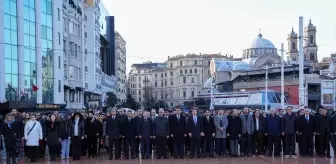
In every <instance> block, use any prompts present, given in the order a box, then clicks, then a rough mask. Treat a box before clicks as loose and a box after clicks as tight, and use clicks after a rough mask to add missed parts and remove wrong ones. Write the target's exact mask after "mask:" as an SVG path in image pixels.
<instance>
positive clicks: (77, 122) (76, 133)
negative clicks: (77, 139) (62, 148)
mask: <svg viewBox="0 0 336 164" xmlns="http://www.w3.org/2000/svg"><path fill="white" fill-rule="evenodd" d="M78 124H79V120H78V121H77V120H75V127H74V136H78Z"/></svg>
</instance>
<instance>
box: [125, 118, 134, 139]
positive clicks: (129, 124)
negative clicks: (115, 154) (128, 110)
mask: <svg viewBox="0 0 336 164" xmlns="http://www.w3.org/2000/svg"><path fill="white" fill-rule="evenodd" d="M136 127H137V120H136V119H135V118H131V120H129V119H128V118H124V120H123V122H122V136H124V137H125V138H126V139H135V136H137V134H138V133H137V128H136Z"/></svg>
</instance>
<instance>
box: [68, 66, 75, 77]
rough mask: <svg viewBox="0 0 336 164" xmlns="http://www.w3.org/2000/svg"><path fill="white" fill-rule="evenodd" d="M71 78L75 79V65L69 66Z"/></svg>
mask: <svg viewBox="0 0 336 164" xmlns="http://www.w3.org/2000/svg"><path fill="white" fill-rule="evenodd" d="M69 78H70V79H74V78H75V76H74V66H69Z"/></svg>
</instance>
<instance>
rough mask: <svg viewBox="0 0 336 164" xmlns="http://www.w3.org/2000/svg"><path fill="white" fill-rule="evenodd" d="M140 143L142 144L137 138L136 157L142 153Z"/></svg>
mask: <svg viewBox="0 0 336 164" xmlns="http://www.w3.org/2000/svg"><path fill="white" fill-rule="evenodd" d="M140 143H141V139H139V138H136V139H135V155H136V156H138V155H139V153H140V151H139V150H140Z"/></svg>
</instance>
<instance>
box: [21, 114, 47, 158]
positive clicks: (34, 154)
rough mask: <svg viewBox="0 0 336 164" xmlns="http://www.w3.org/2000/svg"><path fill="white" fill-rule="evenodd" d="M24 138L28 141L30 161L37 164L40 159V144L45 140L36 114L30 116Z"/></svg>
mask: <svg viewBox="0 0 336 164" xmlns="http://www.w3.org/2000/svg"><path fill="white" fill-rule="evenodd" d="M24 138H25V140H26V146H27V155H28V159H29V160H30V162H36V160H37V158H38V157H39V152H38V151H39V143H40V140H42V139H43V133H42V127H41V124H40V122H38V121H36V117H35V114H34V113H32V114H31V115H30V119H29V121H27V122H26V125H25V128H24Z"/></svg>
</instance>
